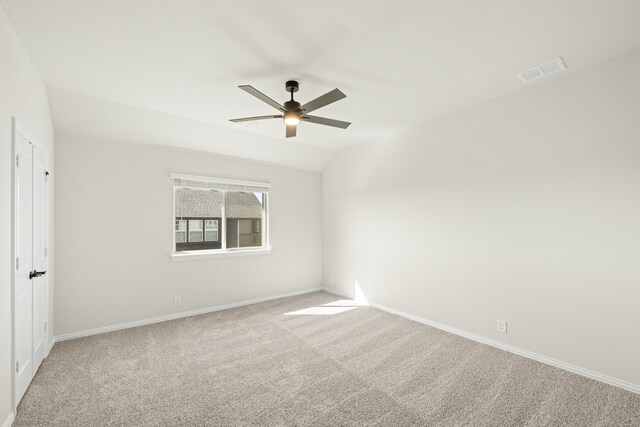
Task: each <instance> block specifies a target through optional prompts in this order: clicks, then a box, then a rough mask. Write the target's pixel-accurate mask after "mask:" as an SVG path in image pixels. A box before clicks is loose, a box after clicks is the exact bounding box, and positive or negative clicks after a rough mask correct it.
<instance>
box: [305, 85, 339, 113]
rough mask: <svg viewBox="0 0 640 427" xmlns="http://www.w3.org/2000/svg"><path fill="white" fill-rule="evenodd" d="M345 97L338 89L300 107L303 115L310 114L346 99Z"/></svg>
mask: <svg viewBox="0 0 640 427" xmlns="http://www.w3.org/2000/svg"><path fill="white" fill-rule="evenodd" d="M346 97H347V95H345V94H344V93H342V92H340V90H339V89H334V90H332V91H331V92H327V93H325V94H324V95H322V96H319V97H318V98H316V99H314V100H313V101H309V102H307V103H306V104H304V105H303V106H302V107H300V108H302V109H303V110H304V112H305V113H310V112H312V111H314V110H317V109H318V108H322V107H324V106H326V105H329V104H331V103H334V102H336V101H340V100H341V99H342V98H346Z"/></svg>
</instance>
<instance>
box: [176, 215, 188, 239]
mask: <svg viewBox="0 0 640 427" xmlns="http://www.w3.org/2000/svg"><path fill="white" fill-rule="evenodd" d="M186 241H187V221H185V220H180V219H179V220H176V243H184V242H186Z"/></svg>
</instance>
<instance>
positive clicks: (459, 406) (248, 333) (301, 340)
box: [14, 292, 640, 427]
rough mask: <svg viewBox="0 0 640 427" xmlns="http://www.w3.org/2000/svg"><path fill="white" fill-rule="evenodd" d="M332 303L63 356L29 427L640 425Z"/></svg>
mask: <svg viewBox="0 0 640 427" xmlns="http://www.w3.org/2000/svg"><path fill="white" fill-rule="evenodd" d="M338 300H340V298H338V297H335V296H333V295H329V294H326V293H323V292H317V293H312V294H307V295H301V296H296V297H291V298H284V299H280V300H274V301H270V302H265V303H261V304H255V305H250V306H245V307H241V308H236V309H230V310H225V311H220V312H216V313H210V314H205V315H200V316H193V317H189V318H184V319H178V320H172V321H168V322H163V323H157V324H153V325H148V326H142V327H137V328H132V329H126V330H121V331H116V332H110V333H105V334H101V335H94V336H91V337H85V338H79V339H75V340H71V341H65V342H60V343H58V344H56V345H55V346H54V348H53V350H52V351H51V354H50V355H49V357H48V358H47V359H46V360H45V361H44V362H43V364H42V366H41V367H40V370H39V371H38V373H37V375H36V376H35V378H34V380H33V382H32V384H31V386H30V387H29V389H28V390H27V392H26V394H25V396H24V398H23V399H22V402H21V403H20V406H19V407H18V411H17V412H18V413H17V417H16V420H15V422H14V427H22V426H32V427H33V426H65V427H69V426H236V425H238V426H348V425H360V426H374V425H375V426H382V425H384V426H492V427H495V426H635V427H637V426H640V395H637V394H633V393H630V392H627V391H624V390H621V389H618V388H616V387H612V386H609V385H606V384H603V383H600V382H597V381H593V380H590V379H587V378H584V377H581V376H578V375H575V374H571V373H568V372H565V371H563V370H560V369H556V368H553V367H550V366H547V365H544V364H541V363H538V362H535V361H532V360H529V359H526V358H523V357H519V356H516V355H513V354H511V353H508V352H505V351H501V350H498V349H495V348H493V347H490V346H487V345H484V344H480V343H477V342H474V341H470V340H468V339H465V338H461V337H459V336H457V335H452V334H449V333H446V332H443V331H441V330H438V329H434V328H431V327H428V326H425V325H422V324H419V323H416V322H412V321H409V320H406V319H404V318H401V317H398V316H394V315H392V314H389V313H386V312H383V311H380V310H376V309H374V308H371V307H357V306H355V305H354V304H353V303H351V302H349V301H338Z"/></svg>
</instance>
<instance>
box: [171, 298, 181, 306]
mask: <svg viewBox="0 0 640 427" xmlns="http://www.w3.org/2000/svg"><path fill="white" fill-rule="evenodd" d="M180 304H182V297H173V305H175V306H179V305H180Z"/></svg>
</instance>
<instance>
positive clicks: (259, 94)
mask: <svg viewBox="0 0 640 427" xmlns="http://www.w3.org/2000/svg"><path fill="white" fill-rule="evenodd" d="M238 87H239V88H240V89H242V90H243V91H245V92H247V93H248V94H251V95H253V96H255V97H256V98H258V99H259V100H261V101H262V102H266V103H267V104H269V105H271V106H272V107H273V108H275V109H276V110H281V111H284V106H282V105H280V104H278V103H277V102H276V101H274V100H273V99H271V98H269V97H268V96H267V95H265V94H264V93H262V92H260V91H259V90H258V89H256V88H254V87H253V86H250V85H241V86H238Z"/></svg>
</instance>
